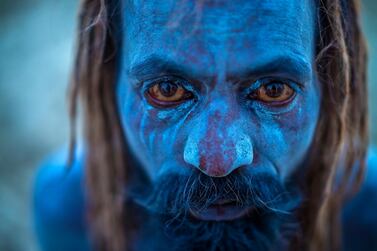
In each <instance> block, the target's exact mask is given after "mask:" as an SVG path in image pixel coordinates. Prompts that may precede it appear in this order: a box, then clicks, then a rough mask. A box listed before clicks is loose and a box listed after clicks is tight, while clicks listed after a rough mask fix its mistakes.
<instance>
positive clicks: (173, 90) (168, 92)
mask: <svg viewBox="0 0 377 251" xmlns="http://www.w3.org/2000/svg"><path fill="white" fill-rule="evenodd" d="M145 96H146V98H147V100H148V102H149V103H151V104H152V105H154V106H157V107H171V106H176V105H179V104H181V103H183V102H184V101H187V100H189V99H191V98H192V97H193V94H192V92H190V91H188V90H186V89H185V88H184V87H183V85H182V84H180V80H171V79H161V80H157V81H155V82H154V83H152V86H151V87H149V88H148V89H147V91H146V92H145Z"/></svg>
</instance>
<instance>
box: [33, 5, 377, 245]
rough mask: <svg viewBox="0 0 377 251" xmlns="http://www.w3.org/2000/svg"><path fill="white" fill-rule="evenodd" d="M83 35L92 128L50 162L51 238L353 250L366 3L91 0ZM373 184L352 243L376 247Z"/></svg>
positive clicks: (44, 175) (43, 176)
mask: <svg viewBox="0 0 377 251" xmlns="http://www.w3.org/2000/svg"><path fill="white" fill-rule="evenodd" d="M79 34H80V36H79V47H78V54H77V60H76V66H75V74H74V84H73V91H72V95H73V97H72V104H73V106H72V118H73V119H74V118H75V116H76V115H75V113H76V108H77V98H78V97H80V101H81V104H82V106H83V109H84V121H85V132H86V134H85V140H84V143H83V145H84V146H83V147H82V149H81V150H80V149H79V147H78V146H76V152H75V154H74V156H71V157H73V158H72V161H71V164H72V165H71V166H68V165H67V164H66V162H65V160H66V159H67V154H63V155H62V156H61V157H60V158H61V160H60V161H59V157H55V158H53V159H52V160H50V161H48V162H47V163H46V164H45V167H44V168H42V170H41V171H40V174H39V176H38V179H37V182H36V191H35V212H36V226H37V233H38V236H39V239H40V242H41V246H42V249H43V250H54V251H57V250H94V249H96V250H340V246H341V245H340V243H341V240H342V239H341V224H340V213H341V210H342V208H343V204H344V202H345V199H346V198H347V196H350V195H352V192H353V191H354V190H356V189H357V187H358V185H359V184H360V182H361V177H362V174H363V168H364V160H365V157H366V151H367V128H366V125H367V122H366V121H367V111H366V89H365V88H366V83H365V47H364V44H363V39H362V36H361V33H360V28H359V25H358V12H357V6H356V3H355V2H354V1H341V0H335V1H334V0H331V1H330V0H328V1H314V0H303V1H294V0H274V1H267V0H255V1H254V0H253V1H243V0H236V1H225V0H217V1H215V0H202V1H193V0H186V1H183V0H182V1H173V0H167V1H153V0H146V1H141V0H140V1H139V0H124V1H116V0H111V1H105V0H103V1H93V0H92V1H83V2H82V6H81V13H80V33H79ZM72 142H74V141H72ZM73 145H75V144H73ZM73 147H74V146H73ZM73 147H72V148H71V149H73ZM369 163H371V164H370V165H369V169H368V170H369V171H370V173H373V172H374V171H373V170H374V169H373V167H372V166H373V161H371V162H369ZM84 170H85V171H84ZM84 173H85V181H86V182H85V183H84V182H83V180H84ZM372 176H373V175H372ZM368 177H370V175H369V176H368ZM370 183H371V182H370ZM370 183H368V179H367V181H366V183H365V185H364V187H365V188H364V190H362V192H361V193H360V195H358V196H357V197H356V199H355V202H352V203H351V204H350V205H349V206H348V207H347V208H346V209H345V214H344V215H345V216H344V227H343V229H344V231H343V232H344V233H345V238H344V239H343V240H344V242H343V243H344V249H345V250H347V248H348V250H373V249H374V248H376V246H373V245H376V241H374V239H373V238H374V237H375V236H376V233H377V232H373V229H375V228H376V227H375V226H376V225H377V224H373V223H374V222H373V220H375V218H373V217H374V216H373V214H371V213H370V212H372V210H371V209H373V208H375V207H373V206H376V205H377V203H376V198H375V195H376V192H375V189H373V185H369V184H370ZM364 191H366V192H364ZM366 196H368V200H369V201H368V203H369V206H365V205H364V203H367V202H366V200H365V199H366ZM365 208H367V209H368V210H365ZM360 215H362V216H363V217H364V218H363V220H359V219H361V218H362V217H361V216H360ZM364 219H365V220H364ZM365 222H367V223H368V224H370V227H369V228H365V224H364V223H365ZM376 223H377V222H376ZM365 229H367V231H368V232H363V235H360V233H361V231H366V230H365ZM360 237H363V239H362V240H361V241H358V238H360ZM365 244H366V245H367V248H368V249H362V248H363V245H365ZM351 245H356V247H357V249H351V248H352V246H351Z"/></svg>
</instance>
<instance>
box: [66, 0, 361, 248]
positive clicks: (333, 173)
mask: <svg viewBox="0 0 377 251" xmlns="http://www.w3.org/2000/svg"><path fill="white" fill-rule="evenodd" d="M121 2H122V1H121V0H82V1H81V9H80V13H79V37H78V48H77V55H76V61H75V66H74V67H75V68H74V74H73V83H72V89H71V109H70V113H71V114H70V115H71V123H72V124H71V127H72V137H71V143H72V144H71V149H72V148H73V147H74V144H75V137H76V136H75V120H76V117H77V109H78V106H79V105H80V106H81V107H82V108H83V114H84V131H85V146H86V152H87V154H86V181H87V188H88V193H89V196H90V215H91V227H92V229H93V234H94V236H95V239H96V241H95V242H96V245H97V247H98V250H101V251H104V250H106V251H121V250H122V251H123V250H126V249H127V248H126V247H127V246H128V245H127V244H128V242H129V240H128V239H127V237H128V236H129V235H128V229H126V228H125V224H124V221H127V220H128V219H130V216H129V215H127V208H126V206H125V205H124V198H123V187H124V185H125V184H126V183H127V177H128V173H129V172H130V169H131V167H130V165H129V163H128V158H127V146H126V144H125V137H124V133H123V130H122V127H121V123H120V116H119V111H118V109H117V105H116V93H115V89H116V77H117V73H118V67H119V56H120V55H119V54H120V53H119V52H120V49H121V42H122V41H121V37H122V36H121V28H122V27H123V25H122V17H121V15H122V9H123V7H122V3H121ZM317 6H318V7H317V8H318V10H317V13H318V23H317V25H318V27H317V29H318V34H317V36H318V37H317V44H316V45H317V48H316V70H317V72H318V76H319V79H320V82H321V83H322V85H321V88H322V103H321V112H320V118H319V122H318V125H317V128H316V134H315V138H314V141H313V143H312V147H311V152H310V153H309V160H308V166H307V168H308V169H306V173H305V179H304V182H303V183H302V190H303V192H304V202H303V204H302V206H301V207H300V209H298V211H297V216H298V219H299V222H300V225H301V229H302V232H301V233H300V234H298V235H297V237H296V238H294V239H293V240H292V243H291V250H312V251H314V250H322V251H330V250H331V251H334V250H339V249H340V243H341V236H340V233H341V230H340V227H341V225H340V211H341V208H342V205H343V202H344V200H345V198H346V196H348V195H349V192H350V189H349V188H354V189H356V188H357V187H358V186H359V185H360V183H361V181H362V177H363V170H364V165H365V164H364V163H365V155H366V149H367V145H368V128H367V89H366V88H367V85H366V47H365V43H364V39H363V36H362V33H361V30H360V24H359V6H358V3H357V1H356V0H318V4H317ZM340 156H343V157H340ZM340 162H342V164H339V163H340Z"/></svg>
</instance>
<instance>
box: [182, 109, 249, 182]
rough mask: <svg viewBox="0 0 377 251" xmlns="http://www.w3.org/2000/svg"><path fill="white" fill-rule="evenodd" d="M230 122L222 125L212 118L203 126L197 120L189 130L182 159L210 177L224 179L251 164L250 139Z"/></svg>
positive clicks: (217, 119) (220, 121) (237, 126)
mask: <svg viewBox="0 0 377 251" xmlns="http://www.w3.org/2000/svg"><path fill="white" fill-rule="evenodd" d="M241 128H242V127H241V126H240V125H239V124H238V123H236V122H234V123H231V124H228V125H227V124H226V123H225V124H224V120H222V119H220V118H219V115H218V114H217V115H216V114H215V115H214V116H211V117H210V118H209V119H208V121H207V123H205V122H204V121H203V120H201V122H200V123H197V124H196V125H195V126H194V128H192V130H191V132H190V134H189V136H188V139H187V141H186V144H185V148H184V153H183V159H184V161H185V162H186V163H188V164H190V165H192V166H194V167H196V168H198V169H199V170H200V171H201V172H203V173H205V174H206V175H208V176H211V177H224V176H227V175H228V174H230V173H231V172H233V171H234V170H236V169H238V168H239V167H241V166H244V165H249V164H251V163H252V161H253V147H252V143H251V139H250V137H249V136H248V135H246V134H245V133H243V132H242V129H241Z"/></svg>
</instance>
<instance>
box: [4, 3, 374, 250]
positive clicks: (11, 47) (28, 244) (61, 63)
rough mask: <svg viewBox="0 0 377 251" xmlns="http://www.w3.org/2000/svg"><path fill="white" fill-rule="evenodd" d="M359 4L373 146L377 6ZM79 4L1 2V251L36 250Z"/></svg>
mask: <svg viewBox="0 0 377 251" xmlns="http://www.w3.org/2000/svg"><path fill="white" fill-rule="evenodd" d="M362 5H363V19H362V21H363V27H364V31H365V33H366V36H367V39H368V43H369V52H370V55H369V58H370V61H369V98H370V102H369V103H370V111H371V118H370V122H371V123H370V124H371V125H374V127H373V126H371V141H372V144H374V145H376V144H377V128H376V125H377V101H376V97H374V96H372V94H374V95H376V94H377V28H376V27H377V14H376V13H377V1H374V0H363V1H362ZM77 6H78V1H77V0H64V1H62V0H0V251H24V250H26V251H36V250H38V247H37V244H36V242H35V238H34V235H33V225H32V211H31V194H32V186H33V179H34V175H35V171H36V168H37V166H38V163H40V162H41V160H42V159H43V158H44V157H45V156H46V155H47V154H48V153H51V152H53V151H55V150H57V149H59V148H60V147H61V146H62V145H64V144H66V143H67V139H68V133H69V128H68V116H67V103H66V101H67V90H66V89H67V85H68V82H69V73H70V71H71V69H72V62H73V51H74V44H75V42H74V39H75V28H76V13H77ZM373 69H374V70H373Z"/></svg>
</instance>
